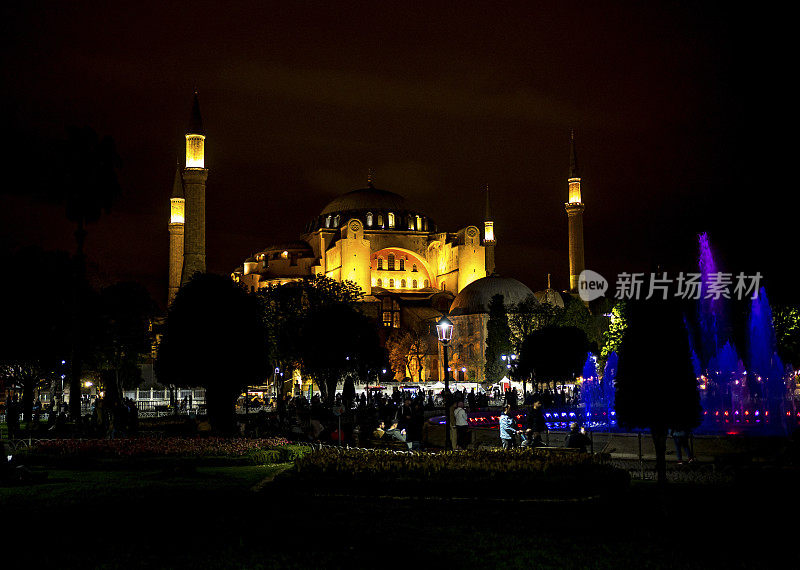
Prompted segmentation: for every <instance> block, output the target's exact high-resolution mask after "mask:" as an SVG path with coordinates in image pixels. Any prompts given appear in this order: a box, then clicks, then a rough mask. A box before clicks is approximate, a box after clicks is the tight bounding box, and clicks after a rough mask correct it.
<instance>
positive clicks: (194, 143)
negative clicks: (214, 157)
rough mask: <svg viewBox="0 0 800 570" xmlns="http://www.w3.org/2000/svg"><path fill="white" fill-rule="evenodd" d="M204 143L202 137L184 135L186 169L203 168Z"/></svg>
mask: <svg viewBox="0 0 800 570" xmlns="http://www.w3.org/2000/svg"><path fill="white" fill-rule="evenodd" d="M205 141H206V137H204V136H203V135H196V134H188V135H186V168H205Z"/></svg>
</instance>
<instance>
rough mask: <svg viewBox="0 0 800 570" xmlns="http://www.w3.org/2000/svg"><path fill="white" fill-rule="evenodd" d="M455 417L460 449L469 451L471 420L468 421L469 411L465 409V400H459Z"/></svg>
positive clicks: (454, 412) (457, 441) (454, 413)
mask: <svg viewBox="0 0 800 570" xmlns="http://www.w3.org/2000/svg"><path fill="white" fill-rule="evenodd" d="M453 416H454V417H455V420H456V422H455V423H456V443H457V446H458V449H467V446H468V445H469V420H468V419H467V410H465V409H464V400H459V401H458V402H457V403H456V408H455V410H454V411H453Z"/></svg>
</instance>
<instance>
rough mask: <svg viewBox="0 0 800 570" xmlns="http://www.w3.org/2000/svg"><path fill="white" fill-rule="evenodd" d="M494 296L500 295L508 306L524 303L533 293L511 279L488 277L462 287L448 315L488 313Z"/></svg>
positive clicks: (497, 276)
mask: <svg viewBox="0 0 800 570" xmlns="http://www.w3.org/2000/svg"><path fill="white" fill-rule="evenodd" d="M495 295H502V296H503V303H504V304H505V305H506V306H508V305H511V304H514V303H519V302H521V301H524V300H525V299H527V298H528V297H529V296H531V295H533V291H531V290H530V289H528V287H527V286H525V285H524V284H523V283H521V282H519V281H517V280H516V279H513V278H511V277H500V276H499V275H496V274H495V275H490V276H489V277H483V278H481V279H478V280H476V281H473V282H472V283H470V284H469V285H467V286H466V287H464V288H463V289H462V290H461V292H460V293H459V294H458V295H456V298H455V299H454V300H453V304H452V305H450V314H451V315H453V316H459V315H477V314H481V313H488V312H489V302H490V301H491V300H492V297H494V296H495Z"/></svg>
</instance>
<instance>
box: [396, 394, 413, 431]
mask: <svg viewBox="0 0 800 570" xmlns="http://www.w3.org/2000/svg"><path fill="white" fill-rule="evenodd" d="M413 416H414V411H413V410H412V409H411V398H410V397H408V396H406V399H405V401H404V402H403V405H402V407H401V408H400V409H399V410H398V412H397V425H399V426H400V429H404V430H406V431H408V430H409V428H410V427H411V421H412V419H413Z"/></svg>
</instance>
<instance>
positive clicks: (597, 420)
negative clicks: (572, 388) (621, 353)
mask: <svg viewBox="0 0 800 570" xmlns="http://www.w3.org/2000/svg"><path fill="white" fill-rule="evenodd" d="M616 375H617V353H616V352H612V353H611V354H610V355H609V356H608V360H606V365H605V367H604V369H603V375H602V377H599V376H598V374H597V357H596V356H595V355H593V354H589V355H588V356H587V357H586V362H585V363H584V365H583V375H582V377H581V385H580V397H581V406H582V408H583V410H582V411H583V423H584V425H585V426H586V427H589V428H592V429H607V428H609V427H611V428H613V427H616V425H617V419H616V415H617V414H616V412H615V411H614V379H615V378H616Z"/></svg>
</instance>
